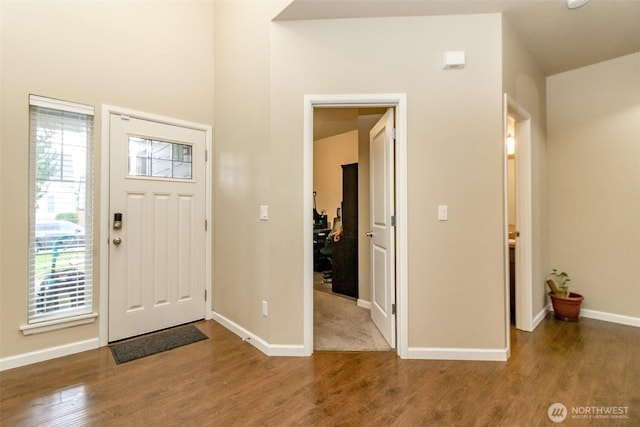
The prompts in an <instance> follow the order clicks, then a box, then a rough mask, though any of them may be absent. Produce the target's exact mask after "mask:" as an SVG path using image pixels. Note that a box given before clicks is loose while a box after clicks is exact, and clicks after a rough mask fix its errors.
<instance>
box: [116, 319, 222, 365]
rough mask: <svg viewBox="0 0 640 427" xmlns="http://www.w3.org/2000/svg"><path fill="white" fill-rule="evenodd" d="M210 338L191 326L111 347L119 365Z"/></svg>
mask: <svg viewBox="0 0 640 427" xmlns="http://www.w3.org/2000/svg"><path fill="white" fill-rule="evenodd" d="M208 338H209V337H208V336H206V335H205V334H203V333H202V332H201V331H200V329H198V328H196V327H195V326H193V325H189V326H183V327H179V328H174V329H169V330H167V331H164V332H160V333H157V334H153V335H145V336H143V337H140V338H136V339H133V340H131V341H126V342H122V343H117V344H112V345H111V346H110V347H111V354H113V359H114V360H115V361H116V364H118V365H119V364H121V363H125V362H130V361H132V360H136V359H140V358H143V357H147V356H151V355H153V354H157V353H162V352H163V351H167V350H171V349H174V348H176V347H182V346H183V345H187V344H192V343H194V342H198V341H202V340H206V339H208Z"/></svg>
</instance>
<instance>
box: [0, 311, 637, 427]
mask: <svg viewBox="0 0 640 427" xmlns="http://www.w3.org/2000/svg"><path fill="white" fill-rule="evenodd" d="M196 326H197V327H198V328H200V329H201V330H202V331H203V332H204V333H206V334H207V335H208V336H209V337H210V339H209V340H205V341H201V342H198V343H195V344H191V345H188V346H185V347H181V348H178V349H174V350H171V351H168V352H165V353H161V354H158V355H154V356H150V357H147V358H144V359H140V360H137V361H133V362H129V363H125V364H122V365H115V363H114V361H113V358H112V356H111V352H110V350H109V349H108V348H106V347H105V348H100V349H97V350H92V351H87V352H84V353H80V354H76V355H72V356H67V357H63V358H59V359H55V360H51V361H47V362H43V363H38V364H34V365H30V366H25V367H21V368H16V369H12V370H8V371H4V372H2V373H0V394H1V400H0V425H2V426H84V425H91V426H173V425H181V426H185V427H186V426H230V425H239V426H254V425H259V426H315V425H321V426H325V425H326V426H329V425H331V426H333V425H342V426H357V425H367V426H382V425H398V426H417V425H426V426H476V425H477V426H545V425H556V424H554V423H552V422H551V421H550V420H549V418H548V415H547V410H548V408H549V405H550V404H552V403H555V402H560V403H563V404H564V405H565V406H566V407H567V408H568V411H569V417H568V418H567V419H566V420H565V422H564V423H563V424H564V425H576V426H639V425H640V328H633V327H628V326H622V325H616V324H612V323H607V322H600V321H596V320H591V319H581V320H580V322H579V323H565V322H560V321H557V320H555V319H553V318H552V317H551V316H549V317H547V318H546V319H545V320H544V321H543V323H542V324H541V325H540V326H539V327H538V329H536V331H535V332H533V333H526V332H520V331H516V330H513V331H512V344H513V345H512V357H511V359H510V360H509V361H508V362H460V361H425V360H402V359H399V358H398V357H397V356H396V355H395V354H394V353H392V352H370V353H359V352H354V353H332V352H316V353H315V354H314V355H313V357H308V358H289V357H271V358H269V357H266V356H264V355H263V354H262V353H260V352H259V351H258V350H256V349H255V348H253V347H252V346H251V345H249V344H248V343H246V342H243V341H242V340H241V339H240V338H238V337H237V336H235V335H233V334H232V333H231V332H229V331H227V330H226V329H224V328H223V327H222V326H220V325H218V324H217V323H215V322H213V321H203V322H198V323H196ZM614 406H615V407H628V409H627V414H626V418H622V419H620V418H616V419H603V418H599V419H591V420H586V419H577V418H572V415H571V411H572V408H573V407H576V408H585V407H614ZM582 411H584V409H582ZM558 425H562V424H558Z"/></svg>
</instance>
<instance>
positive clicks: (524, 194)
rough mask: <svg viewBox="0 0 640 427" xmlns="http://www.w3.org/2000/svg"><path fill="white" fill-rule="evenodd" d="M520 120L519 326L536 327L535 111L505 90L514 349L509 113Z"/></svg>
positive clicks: (517, 192)
mask: <svg viewBox="0 0 640 427" xmlns="http://www.w3.org/2000/svg"><path fill="white" fill-rule="evenodd" d="M509 115H510V116H512V117H513V118H514V119H515V120H516V122H515V126H516V132H515V134H516V135H517V140H516V158H515V161H516V189H515V190H516V228H517V231H518V232H519V236H518V237H516V239H517V245H516V265H517V268H516V286H515V289H516V298H515V304H516V307H515V309H516V319H515V320H516V328H518V329H520V330H523V331H529V332H530V331H533V329H534V324H533V323H534V322H533V250H532V245H533V240H532V236H533V226H532V216H533V214H532V201H531V199H532V178H531V169H532V167H531V164H532V154H531V145H532V140H531V115H530V114H529V113H528V112H527V111H526V110H525V109H524V108H523V107H522V106H521V105H520V104H518V103H517V102H516V101H515V100H514V99H513V98H511V97H510V96H509V95H508V94H506V93H505V94H504V137H503V140H504V141H505V144H504V194H505V197H504V230H505V236H504V241H505V257H504V258H505V259H504V265H505V286H506V292H505V295H506V299H505V304H506V310H505V313H506V337H507V350H508V351H509V352H510V349H511V341H510V332H509V328H510V324H511V322H510V319H509V317H510V316H509V305H510V304H509V293H510V289H509V221H508V216H507V211H508V206H507V201H508V200H507V160H508V155H507V148H506V140H507V134H508V131H507V117H508V116H509Z"/></svg>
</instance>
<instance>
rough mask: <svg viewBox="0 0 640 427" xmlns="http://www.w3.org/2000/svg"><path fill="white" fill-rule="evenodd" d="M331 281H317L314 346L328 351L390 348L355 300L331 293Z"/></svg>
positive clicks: (319, 349)
mask: <svg viewBox="0 0 640 427" xmlns="http://www.w3.org/2000/svg"><path fill="white" fill-rule="evenodd" d="M330 289H331V288H330V284H328V285H327V284H323V283H322V276H320V279H319V280H315V283H314V292H313V308H314V310H313V348H314V350H317V351H321V350H329V351H389V350H390V347H389V345H388V344H387V342H386V341H385V339H384V338H383V337H382V335H381V334H380V332H379V331H378V329H377V328H376V326H375V325H374V324H373V322H372V321H371V318H370V314H369V310H367V309H366V308H362V307H358V306H357V304H356V300H354V299H352V298H348V297H342V296H339V295H335V294H332V293H331V291H330Z"/></svg>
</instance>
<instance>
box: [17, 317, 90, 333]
mask: <svg viewBox="0 0 640 427" xmlns="http://www.w3.org/2000/svg"><path fill="white" fill-rule="evenodd" d="M96 317H98V313H89V314H82V315H80V316H73V317H64V318H62V319H55V320H49V321H47V322H38V323H31V324H28V325H22V326H20V330H21V331H22V333H23V334H24V335H33V334H41V333H43V332H49V331H55V330H58V329H65V328H70V327H72V326H79V325H86V324H88V323H93V322H95V321H96Z"/></svg>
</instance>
